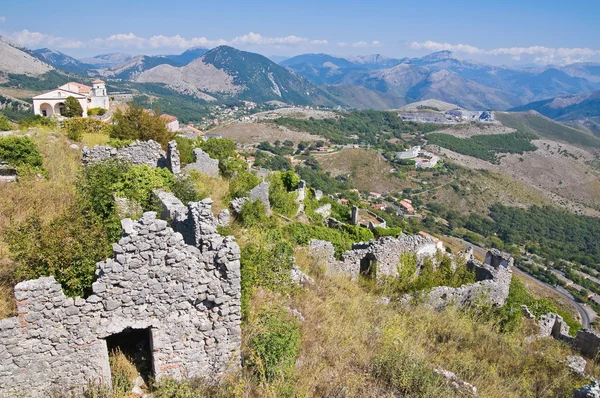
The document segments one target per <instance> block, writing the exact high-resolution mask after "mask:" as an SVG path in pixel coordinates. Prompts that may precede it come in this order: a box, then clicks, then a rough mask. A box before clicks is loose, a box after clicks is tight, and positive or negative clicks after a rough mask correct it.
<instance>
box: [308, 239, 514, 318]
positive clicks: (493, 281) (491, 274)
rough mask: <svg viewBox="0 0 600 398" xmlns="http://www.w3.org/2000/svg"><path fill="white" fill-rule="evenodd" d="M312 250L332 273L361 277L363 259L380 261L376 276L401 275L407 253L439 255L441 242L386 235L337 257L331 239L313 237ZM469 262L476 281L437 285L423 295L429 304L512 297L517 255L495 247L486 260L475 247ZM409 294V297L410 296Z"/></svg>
mask: <svg viewBox="0 0 600 398" xmlns="http://www.w3.org/2000/svg"><path fill="white" fill-rule="evenodd" d="M310 249H311V253H313V255H314V256H315V257H318V258H319V259H321V260H324V261H325V263H326V264H327V265H328V272H329V273H332V274H345V275H349V276H350V277H351V278H352V279H358V277H359V276H360V271H361V269H360V268H361V261H362V260H363V259H365V258H366V259H368V260H372V261H374V262H375V264H376V268H377V269H376V277H377V278H379V277H382V276H392V277H397V276H398V265H399V264H400V258H401V256H402V254H403V253H415V254H417V258H418V259H419V260H421V259H422V258H423V257H425V256H432V255H435V254H436V252H437V246H436V243H435V241H434V240H433V239H431V238H428V237H423V236H420V235H414V236H406V237H402V238H392V237H383V238H380V239H378V240H372V241H370V242H363V243H357V244H355V245H353V246H352V250H348V251H346V252H344V253H343V254H342V256H341V259H340V260H336V259H335V257H334V252H333V246H332V245H331V243H330V242H327V241H318V240H315V241H312V242H311V244H310ZM466 257H467V266H468V267H470V268H471V269H473V270H474V271H475V279H476V281H477V282H476V283H473V284H468V285H463V286H460V287H457V288H452V287H447V286H440V287H436V288H434V289H432V290H430V291H429V292H427V293H425V296H424V297H423V296H421V298H423V299H424V301H425V302H426V303H428V305H431V306H433V307H434V308H443V307H445V306H448V305H450V304H454V305H457V306H465V305H470V304H472V303H474V302H476V301H481V300H485V301H486V302H488V303H491V304H493V305H503V304H504V302H505V301H506V298H507V297H508V292H509V289H510V281H511V279H512V271H511V270H510V267H511V266H512V264H513V259H512V258H511V257H509V256H504V255H503V254H502V253H500V252H499V251H495V250H491V251H490V252H488V255H487V257H486V263H485V264H482V263H480V262H478V261H476V260H474V259H473V257H472V251H469V252H467V254H466ZM409 298H410V297H409V296H406V299H409Z"/></svg>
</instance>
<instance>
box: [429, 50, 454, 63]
mask: <svg viewBox="0 0 600 398" xmlns="http://www.w3.org/2000/svg"><path fill="white" fill-rule="evenodd" d="M453 58H454V54H453V53H452V51H448V50H443V51H438V52H435V53H431V54H429V55H426V56H424V57H422V58H421V61H426V62H437V61H445V60H447V59H453Z"/></svg>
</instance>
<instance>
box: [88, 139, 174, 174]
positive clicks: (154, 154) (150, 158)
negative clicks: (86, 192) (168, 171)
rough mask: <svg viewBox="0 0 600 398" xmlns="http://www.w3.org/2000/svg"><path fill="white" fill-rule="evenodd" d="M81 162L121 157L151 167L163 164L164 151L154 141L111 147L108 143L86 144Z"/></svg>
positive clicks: (135, 163)
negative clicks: (89, 145)
mask: <svg viewBox="0 0 600 398" xmlns="http://www.w3.org/2000/svg"><path fill="white" fill-rule="evenodd" d="M82 152H83V155H82V160H81V161H82V163H83V165H84V166H87V165H90V164H93V163H98V162H103V161H105V160H108V159H121V160H124V161H126V162H128V163H131V164H133V165H141V164H146V165H148V166H152V167H163V166H165V164H164V163H165V162H166V160H165V151H163V150H162V148H161V147H160V144H159V143H158V142H156V141H152V140H150V141H135V142H133V143H131V144H130V145H128V146H125V147H121V148H113V147H111V146H108V145H104V146H101V145H96V146H95V147H93V148H91V149H90V148H88V147H86V146H84V147H83V149H82Z"/></svg>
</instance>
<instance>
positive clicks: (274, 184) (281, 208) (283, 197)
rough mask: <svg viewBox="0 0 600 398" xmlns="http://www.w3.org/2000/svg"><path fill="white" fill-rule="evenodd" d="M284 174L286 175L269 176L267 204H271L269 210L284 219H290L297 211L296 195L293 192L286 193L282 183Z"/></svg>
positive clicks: (279, 173)
mask: <svg viewBox="0 0 600 398" xmlns="http://www.w3.org/2000/svg"><path fill="white" fill-rule="evenodd" d="M292 173H293V172H292ZM284 174H287V173H281V172H277V173H275V174H273V175H272V176H271V186H270V187H269V202H270V203H271V208H272V209H273V210H274V211H275V212H277V213H280V214H282V215H284V216H286V217H292V216H294V215H296V212H297V211H298V203H297V202H296V199H297V197H298V194H297V193H296V192H294V191H292V192H289V191H288V189H287V188H286V186H285V183H284V181H283V175H284ZM296 185H297V184H296Z"/></svg>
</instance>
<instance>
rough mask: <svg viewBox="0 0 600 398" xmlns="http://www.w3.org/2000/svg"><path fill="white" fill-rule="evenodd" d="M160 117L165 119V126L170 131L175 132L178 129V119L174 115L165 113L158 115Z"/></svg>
mask: <svg viewBox="0 0 600 398" xmlns="http://www.w3.org/2000/svg"><path fill="white" fill-rule="evenodd" d="M160 118H161V119H162V120H164V121H165V124H166V125H167V128H168V129H169V131H170V132H172V133H175V132H177V131H179V120H177V117H176V116H173V115H167V114H166V113H164V114H162V115H160Z"/></svg>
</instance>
